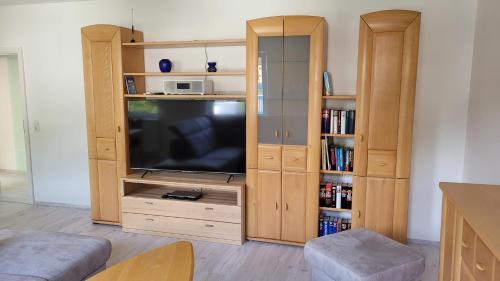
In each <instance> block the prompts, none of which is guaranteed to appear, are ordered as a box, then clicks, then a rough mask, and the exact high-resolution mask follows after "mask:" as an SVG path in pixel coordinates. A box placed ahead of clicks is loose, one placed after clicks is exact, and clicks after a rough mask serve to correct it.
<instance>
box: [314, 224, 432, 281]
mask: <svg viewBox="0 0 500 281" xmlns="http://www.w3.org/2000/svg"><path fill="white" fill-rule="evenodd" d="M304 256H305V259H306V261H307V262H308V263H309V264H310V265H311V267H312V274H313V280H314V281H347V280H349V281H413V280H416V279H417V278H419V277H420V276H421V274H422V273H423V272H424V269H425V259H424V256H423V255H421V254H420V253H418V252H416V251H415V250H413V249H411V248H410V247H408V246H406V245H403V244H401V243H398V242H396V241H393V240H391V239H389V238H387V237H385V236H383V235H380V234H378V233H376V232H373V231H370V230H367V229H363V228H357V229H352V230H348V231H343V232H340V233H337V234H333V235H328V236H323V237H320V238H317V239H313V240H311V241H309V242H307V244H306V246H305V248H304Z"/></svg>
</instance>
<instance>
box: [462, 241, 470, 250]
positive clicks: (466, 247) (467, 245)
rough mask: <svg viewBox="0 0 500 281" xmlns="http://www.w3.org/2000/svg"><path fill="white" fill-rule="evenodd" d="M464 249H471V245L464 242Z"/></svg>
mask: <svg viewBox="0 0 500 281" xmlns="http://www.w3.org/2000/svg"><path fill="white" fill-rule="evenodd" d="M462 247H464V248H465V249H469V248H470V245H469V243H467V242H465V241H462Z"/></svg>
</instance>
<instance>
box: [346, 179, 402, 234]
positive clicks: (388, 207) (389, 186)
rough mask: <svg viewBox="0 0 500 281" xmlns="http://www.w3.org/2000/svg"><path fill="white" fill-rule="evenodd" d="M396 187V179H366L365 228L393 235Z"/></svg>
mask: <svg viewBox="0 0 500 281" xmlns="http://www.w3.org/2000/svg"><path fill="white" fill-rule="evenodd" d="M394 185H395V180H394V179H384V178H370V177H368V178H366V215H365V227H366V228H368V229H371V230H374V231H376V232H378V233H381V234H383V235H385V236H387V237H392V234H393V217H394ZM354 192H356V191H354ZM353 194H354V193H353Z"/></svg>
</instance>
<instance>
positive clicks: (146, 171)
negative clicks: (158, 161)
mask: <svg viewBox="0 0 500 281" xmlns="http://www.w3.org/2000/svg"><path fill="white" fill-rule="evenodd" d="M149 173H151V174H152V173H153V171H152V170H145V171H144V173H142V175H141V179H143V178H144V177H145V176H146V175H147V174H149Z"/></svg>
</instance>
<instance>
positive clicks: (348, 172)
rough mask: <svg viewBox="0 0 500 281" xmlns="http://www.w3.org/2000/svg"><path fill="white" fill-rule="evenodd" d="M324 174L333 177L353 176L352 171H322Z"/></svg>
mask: <svg viewBox="0 0 500 281" xmlns="http://www.w3.org/2000/svg"><path fill="white" fill-rule="evenodd" d="M320 173H322V174H332V175H352V174H353V172H352V171H336V170H321V171H320Z"/></svg>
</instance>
